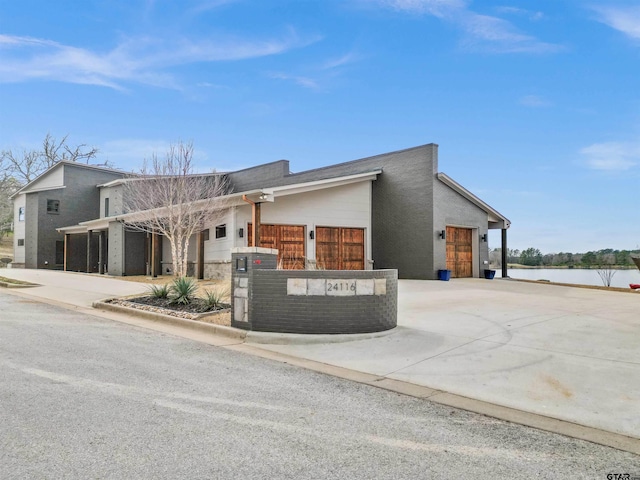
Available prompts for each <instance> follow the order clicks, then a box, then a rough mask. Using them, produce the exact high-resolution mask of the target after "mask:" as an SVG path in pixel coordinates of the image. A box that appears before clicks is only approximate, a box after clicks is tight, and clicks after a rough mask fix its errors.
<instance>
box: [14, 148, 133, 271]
mask: <svg viewBox="0 0 640 480" xmlns="http://www.w3.org/2000/svg"><path fill="white" fill-rule="evenodd" d="M124 176H125V173H123V172H119V171H116V170H111V169H107V168H101V167H96V166H93V165H86V164H82V163H77V162H67V161H62V162H58V163H56V164H55V165H53V166H52V167H51V168H49V169H48V170H47V171H46V172H44V173H43V174H42V175H40V176H38V177H37V178H36V179H35V180H33V181H32V182H30V183H28V184H27V185H25V186H24V187H22V188H21V189H20V190H18V191H17V192H16V193H15V194H13V195H12V197H11V198H12V199H13V205H14V240H13V242H14V244H13V250H14V257H13V258H14V260H13V262H12V266H13V267H14V268H16V267H26V268H59V269H62V268H63V266H64V235H63V234H61V233H59V232H58V231H57V229H58V228H60V227H64V226H66V225H73V224H75V223H79V222H82V221H85V220H91V219H92V218H96V217H97V216H98V215H99V213H100V212H99V205H100V191H99V190H98V189H97V188H96V185H98V184H100V183H104V182H108V181H111V180H114V179H116V178H122V177H124ZM85 248H86V246H85ZM85 266H86V263H85Z"/></svg>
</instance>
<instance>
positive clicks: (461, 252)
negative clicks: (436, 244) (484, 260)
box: [447, 227, 473, 278]
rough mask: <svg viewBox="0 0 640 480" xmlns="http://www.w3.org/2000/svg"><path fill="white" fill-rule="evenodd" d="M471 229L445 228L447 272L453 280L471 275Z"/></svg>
mask: <svg viewBox="0 0 640 480" xmlns="http://www.w3.org/2000/svg"><path fill="white" fill-rule="evenodd" d="M472 232H473V230H472V229H471V228H457V227H447V270H451V276H452V277H453V278H462V277H471V276H472V275H473V249H472V242H471V239H472V235H471V234H472Z"/></svg>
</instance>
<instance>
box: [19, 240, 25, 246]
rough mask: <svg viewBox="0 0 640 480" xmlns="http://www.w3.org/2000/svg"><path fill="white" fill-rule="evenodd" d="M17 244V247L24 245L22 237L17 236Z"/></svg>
mask: <svg viewBox="0 0 640 480" xmlns="http://www.w3.org/2000/svg"><path fill="white" fill-rule="evenodd" d="M18 246H19V247H24V238H19V239H18Z"/></svg>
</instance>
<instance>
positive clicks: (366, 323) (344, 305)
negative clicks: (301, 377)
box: [232, 254, 398, 334]
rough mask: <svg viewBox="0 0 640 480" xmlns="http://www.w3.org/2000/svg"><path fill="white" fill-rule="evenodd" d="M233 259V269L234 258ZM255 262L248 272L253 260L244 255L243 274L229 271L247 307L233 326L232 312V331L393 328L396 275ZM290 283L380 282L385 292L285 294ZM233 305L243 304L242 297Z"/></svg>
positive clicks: (393, 272) (336, 331) (337, 331)
mask: <svg viewBox="0 0 640 480" xmlns="http://www.w3.org/2000/svg"><path fill="white" fill-rule="evenodd" d="M233 256H234V260H233V265H235V257H236V254H234V255H233ZM241 256H242V255H241ZM244 256H247V255H246V254H244ZM259 257H261V258H260V260H261V263H260V267H261V268H258V269H252V268H251V267H252V265H255V264H254V263H253V261H254V259H255V257H253V254H249V255H248V260H249V262H248V264H249V265H248V272H246V273H240V274H239V275H236V272H235V271H234V272H233V282H232V283H233V285H234V286H233V287H232V288H233V290H234V291H235V290H237V286H239V285H240V284H241V282H242V286H243V287H244V286H245V285H246V287H247V293H246V295H247V296H246V302H247V307H248V311H247V316H246V317H244V318H246V320H247V321H236V318H241V317H236V316H235V315H234V314H235V312H232V325H233V326H234V327H237V328H243V329H246V330H254V331H261V332H278V333H304V334H344V333H371V332H380V331H384V330H389V329H391V328H394V327H395V326H396V325H397V311H398V309H397V306H398V272H397V270H351V271H337V270H315V271H309V270H275V269H271V268H268V267H267V268H264V267H265V262H264V260H266V258H265V256H264V255H259ZM267 262H268V260H267ZM268 263H270V262H268ZM295 278H298V279H335V280H340V279H349V280H351V279H356V280H357V279H384V280H385V282H384V283H386V292H385V293H384V294H377V295H351V296H327V295H289V294H287V280H289V279H295ZM236 279H237V280H236ZM241 279H242V280H241ZM236 283H237V284H238V285H235V284H236ZM232 295H233V293H232ZM242 295H245V294H244V293H243V294H242ZM237 300H238V301H239V302H240V303H242V301H245V299H244V298H238V299H237ZM234 306H235V298H234ZM238 306H240V304H239V303H238ZM236 308H237V307H236Z"/></svg>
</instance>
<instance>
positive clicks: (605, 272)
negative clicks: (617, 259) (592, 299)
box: [596, 255, 617, 287]
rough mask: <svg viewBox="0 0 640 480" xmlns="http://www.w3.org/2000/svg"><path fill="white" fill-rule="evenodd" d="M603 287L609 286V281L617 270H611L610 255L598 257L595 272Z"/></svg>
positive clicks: (611, 258) (611, 260)
mask: <svg viewBox="0 0 640 480" xmlns="http://www.w3.org/2000/svg"><path fill="white" fill-rule="evenodd" d="M596 271H597V272H598V275H599V276H600V279H601V280H602V283H603V284H604V286H605V287H610V286H611V280H613V276H614V275H615V274H616V272H617V270H615V269H614V268H613V257H612V256H610V255H599V256H598V269H597V270H596Z"/></svg>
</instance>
